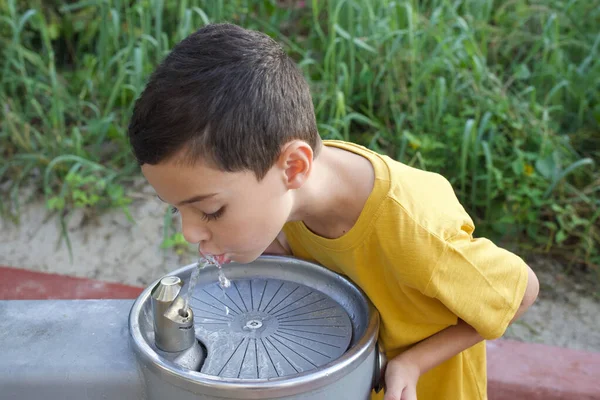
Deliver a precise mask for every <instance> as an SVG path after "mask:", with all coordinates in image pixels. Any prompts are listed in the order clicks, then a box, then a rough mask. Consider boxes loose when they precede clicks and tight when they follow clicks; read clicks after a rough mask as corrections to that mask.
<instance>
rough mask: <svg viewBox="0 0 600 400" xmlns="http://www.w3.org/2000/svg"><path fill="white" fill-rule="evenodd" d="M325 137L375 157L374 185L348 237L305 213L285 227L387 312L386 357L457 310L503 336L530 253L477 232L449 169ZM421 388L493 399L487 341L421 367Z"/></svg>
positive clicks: (433, 396)
mask: <svg viewBox="0 0 600 400" xmlns="http://www.w3.org/2000/svg"><path fill="white" fill-rule="evenodd" d="M325 145H327V146H333V147H338V148H341V149H345V150H347V151H351V152H354V153H356V154H359V155H361V156H363V157H365V158H367V159H368V160H369V161H370V162H371V164H372V165H373V168H374V170H375V183H374V187H373V190H372V192H371V194H370V196H369V198H368V200H367V202H366V204H365V206H364V208H363V210H362V212H361V214H360V216H359V218H358V220H357V222H356V223H355V225H354V226H353V227H352V228H351V229H350V230H349V231H348V232H347V233H346V234H344V235H343V236H342V237H339V238H336V239H327V238H323V237H320V236H318V235H315V234H314V233H313V232H311V231H310V230H309V229H308V228H307V227H306V226H305V225H304V223H303V222H301V221H298V222H289V223H287V224H286V225H285V227H284V229H283V231H284V233H285V235H286V238H287V241H288V243H289V245H290V248H291V250H292V253H293V255H294V256H296V257H298V258H302V259H306V260H309V261H313V262H316V263H319V264H321V265H323V266H325V267H327V268H329V269H331V270H333V271H335V272H337V273H340V274H342V275H345V276H347V277H348V278H350V279H351V280H352V281H353V282H354V283H355V284H357V285H358V286H360V287H361V288H362V290H363V291H364V292H365V293H366V295H367V296H368V297H369V298H370V299H371V301H372V302H373V304H374V305H375V307H377V309H378V310H379V313H380V315H381V326H380V331H379V340H380V344H381V345H382V346H383V348H384V350H385V352H386V354H387V356H388V359H391V358H393V357H395V356H396V355H398V354H400V353H401V352H402V351H404V350H406V349H407V348H408V347H410V346H411V345H414V344H415V343H417V342H419V341H421V340H423V339H425V338H427V337H429V336H431V335H433V334H435V333H436V332H439V331H441V330H443V329H444V328H447V327H449V326H451V325H454V324H456V322H457V318H461V319H462V320H464V321H465V322H467V323H468V324H470V325H471V326H473V327H474V328H475V329H476V330H477V331H478V332H479V333H480V334H481V335H482V336H483V337H484V338H485V339H495V338H498V337H500V336H502V335H503V333H504V331H505V329H506V328H507V326H508V324H509V323H510V321H511V320H512V318H513V316H514V314H515V313H516V311H517V309H518V308H519V306H520V303H521V300H522V299H523V295H524V293H525V288H526V286H527V276H528V275H527V267H526V264H525V263H524V262H523V260H522V259H521V258H519V257H518V256H516V255H514V254H513V253H511V252H509V251H506V250H504V249H501V248H499V247H497V246H495V245H494V244H493V243H492V242H491V241H489V240H487V239H482V238H477V239H476V238H473V231H474V229H475V228H474V225H473V221H472V220H471V218H470V217H469V215H468V214H467V213H466V212H465V210H464V208H463V207H462V206H461V205H460V203H459V201H458V200H457V198H456V196H455V194H454V191H453V189H452V187H451V186H450V183H449V182H448V181H447V180H446V179H444V178H443V177H442V176H440V175H438V174H435V173H431V172H426V171H421V170H418V169H415V168H412V167H409V166H407V165H404V164H402V163H400V162H397V161H394V160H392V159H391V158H389V157H387V156H382V155H379V154H377V153H375V152H372V151H370V150H368V149H366V148H364V147H362V146H358V145H355V144H352V143H347V142H341V141H326V142H325ZM417 396H418V399H419V400H476V399H487V377H486V354H485V343H484V342H481V343H479V344H477V345H475V346H473V347H471V348H469V349H468V350H465V351H463V352H462V353H460V354H458V355H456V356H455V357H453V358H451V359H449V360H448V361H446V362H444V363H442V364H440V365H439V366H437V367H435V368H433V369H431V370H430V371H428V372H427V373H425V374H423V375H422V376H421V378H420V379H419V382H418V385H417ZM373 398H383V395H382V393H380V394H379V395H374V396H373Z"/></svg>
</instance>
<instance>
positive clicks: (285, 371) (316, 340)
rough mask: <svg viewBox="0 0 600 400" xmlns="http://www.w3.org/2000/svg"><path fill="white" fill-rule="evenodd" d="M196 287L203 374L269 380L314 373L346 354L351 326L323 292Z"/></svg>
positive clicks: (277, 283)
mask: <svg viewBox="0 0 600 400" xmlns="http://www.w3.org/2000/svg"><path fill="white" fill-rule="evenodd" d="M231 283H232V284H231V286H230V287H229V288H227V289H221V287H220V286H219V285H218V284H216V283H215V284H209V285H205V286H196V288H195V290H194V294H193V296H192V300H191V302H190V305H191V307H192V308H193V310H194V323H195V328H196V336H197V337H198V339H200V341H202V342H203V343H204V344H205V345H206V347H207V350H208V354H207V358H206V361H205V363H204V365H203V367H202V371H201V372H203V373H206V374H209V375H215V376H220V377H224V378H242V379H268V378H273V377H278V376H285V375H292V374H297V373H299V372H303V371H308V370H312V369H316V368H318V367H320V366H322V365H324V364H327V363H329V362H330V361H333V360H335V359H336V358H338V357H339V356H341V355H342V354H344V352H345V351H346V350H347V349H348V346H349V344H350V340H351V338H352V323H351V321H350V318H349V317H348V314H347V313H346V310H344V308H342V307H341V306H340V305H339V304H338V303H337V302H335V301H334V300H332V299H331V298H330V297H328V296H327V295H325V294H324V293H322V292H319V291H316V290H314V289H312V288H309V287H307V286H304V285H301V284H298V283H294V282H289V281H283V280H277V279H239V280H232V281H231Z"/></svg>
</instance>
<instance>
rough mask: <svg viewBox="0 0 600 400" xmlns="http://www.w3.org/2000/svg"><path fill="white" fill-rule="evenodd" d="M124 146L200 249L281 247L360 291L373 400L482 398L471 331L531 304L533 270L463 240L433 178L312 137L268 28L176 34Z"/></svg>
mask: <svg viewBox="0 0 600 400" xmlns="http://www.w3.org/2000/svg"><path fill="white" fill-rule="evenodd" d="M129 139H130V142H131V145H132V148H133V152H134V154H135V156H136V158H137V160H138V162H139V163H140V165H141V168H142V172H143V174H144V176H145V177H146V179H147V180H148V181H149V183H150V184H151V185H152V186H153V187H154V189H155V190H156V192H157V194H158V196H159V197H160V198H161V199H162V200H163V201H164V202H166V203H169V204H171V205H172V206H173V207H174V211H177V210H178V212H180V213H181V218H182V227H183V235H184V236H185V238H186V240H187V241H189V242H191V243H197V244H198V249H199V251H200V252H201V253H203V254H213V255H216V257H217V258H218V260H219V261H221V262H226V261H228V260H233V261H236V262H241V263H248V262H251V261H253V260H255V259H256V258H257V257H259V256H260V255H261V254H263V253H277V254H292V255H294V256H296V257H300V258H303V259H307V260H310V261H314V262H317V263H319V264H321V265H324V266H326V267H327V268H330V269H331V270H333V271H336V272H338V273H340V274H344V275H346V276H347V277H349V278H350V279H351V280H353V281H354V282H355V283H356V284H357V285H359V286H360V287H361V288H362V289H363V290H364V292H365V293H366V294H367V296H369V298H370V299H371V301H372V302H373V303H374V305H375V306H376V307H377V309H378V310H379V312H380V315H381V321H382V323H381V329H380V343H381V344H382V346H383V348H384V349H385V351H386V353H387V356H388V359H389V360H390V361H389V363H388V366H387V370H386V374H385V379H386V385H387V388H386V393H385V399H386V400H401V399H402V400H415V399H417V398H418V399H419V400H440V399H443V400H449V399H465V400H473V399H486V398H487V393H486V392H487V389H486V362H485V344H484V342H483V340H484V339H494V338H498V337H500V336H501V335H502V334H503V333H504V331H505V329H506V327H507V326H508V325H509V324H510V323H511V322H512V321H514V320H515V319H516V318H518V317H519V316H520V315H521V314H523V312H524V311H525V310H526V309H527V308H528V307H529V306H530V305H531V304H532V303H533V301H534V300H535V299H536V297H537V293H538V282H537V279H536V277H535V274H534V273H533V272H532V271H531V269H530V268H529V267H528V266H527V265H526V264H525V263H524V262H523V261H522V260H521V259H520V258H519V257H517V256H515V255H514V254H512V253H510V252H508V251H506V250H503V249H500V248H498V247H496V246H495V245H494V244H492V243H491V242H490V241H488V240H486V239H475V238H473V235H472V234H473V230H474V226H473V222H472V220H471V218H470V217H469V216H468V215H467V213H466V212H465V210H464V209H463V207H462V206H461V205H460V204H459V202H458V200H457V198H456V197H455V195H454V192H453V190H452V188H451V186H450V184H449V183H448V181H446V180H445V179H444V178H442V177H441V176H439V175H437V174H434V173H430V172H424V171H420V170H417V169H414V168H411V167H408V166H406V165H403V164H401V163H399V162H396V161H394V160H392V159H390V158H388V157H385V156H381V155H379V154H376V153H374V152H372V151H370V150H367V149H366V148H364V147H361V146H357V145H354V144H351V143H345V142H340V141H327V142H322V141H321V139H320V137H319V134H318V132H317V127H316V122H315V115H314V110H313V104H312V100H311V96H310V92H309V88H308V85H307V83H306V81H305V80H304V78H303V76H302V74H301V72H300V71H299V70H298V69H297V67H296V66H295V64H294V62H293V61H292V60H291V59H290V58H289V57H288V56H287V55H286V54H285V53H284V51H283V50H282V49H281V47H280V46H279V45H277V44H276V43H275V42H274V41H273V40H271V39H270V38H269V37H267V36H266V35H263V34H261V33H258V32H253V31H248V30H245V29H242V28H240V27H237V26H234V25H226V24H223V25H209V26H206V27H204V28H202V29H200V30H199V31H198V32H196V33H194V34H192V35H191V36H189V37H188V38H186V39H184V40H183V41H182V42H181V43H179V44H178V45H177V46H176V47H175V48H174V49H173V51H172V52H171V53H170V54H169V55H168V56H167V57H166V59H165V60H164V61H163V63H162V64H161V65H160V66H159V67H158V68H157V70H156V71H155V72H154V74H153V75H152V77H151V78H150V81H149V83H148V84H147V87H146V89H145V91H144V92H143V93H142V95H141V96H140V98H139V99H138V100H137V102H136V105H135V109H134V112H133V117H132V120H131V124H130V127H129Z"/></svg>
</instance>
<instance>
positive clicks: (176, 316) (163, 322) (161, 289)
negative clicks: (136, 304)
mask: <svg viewBox="0 0 600 400" xmlns="http://www.w3.org/2000/svg"><path fill="white" fill-rule="evenodd" d="M182 287H183V281H182V280H181V278H179V277H178V276H165V277H164V278H162V279H161V280H160V281H159V282H158V283H157V284H156V286H155V287H154V288H153V289H152V293H151V297H152V301H151V303H152V316H153V318H154V343H155V345H156V348H157V349H158V351H160V352H161V354H162V355H163V356H164V357H166V358H168V359H170V360H171V361H173V362H175V363H176V364H178V365H180V366H181V367H184V368H187V369H192V370H196V371H197V370H199V368H200V366H201V365H202V362H203V361H204V358H205V357H206V355H205V351H204V349H203V348H202V347H201V346H200V344H199V343H198V340H197V339H196V331H195V329H194V313H193V311H192V308H191V307H189V306H187V305H186V304H185V301H184V300H183V298H182V297H181V289H182Z"/></svg>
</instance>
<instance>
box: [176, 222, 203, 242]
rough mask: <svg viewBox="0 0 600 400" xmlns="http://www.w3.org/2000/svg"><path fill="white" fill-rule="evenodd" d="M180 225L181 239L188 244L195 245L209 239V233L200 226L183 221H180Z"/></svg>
mask: <svg viewBox="0 0 600 400" xmlns="http://www.w3.org/2000/svg"><path fill="white" fill-rule="evenodd" d="M181 224H182V233H183V237H184V238H185V240H186V241H187V242H188V243H194V244H196V243H201V242H206V241H207V240H209V239H210V232H209V231H208V229H206V228H205V227H203V226H202V225H200V224H192V223H189V222H185V220H182V222H181Z"/></svg>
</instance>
